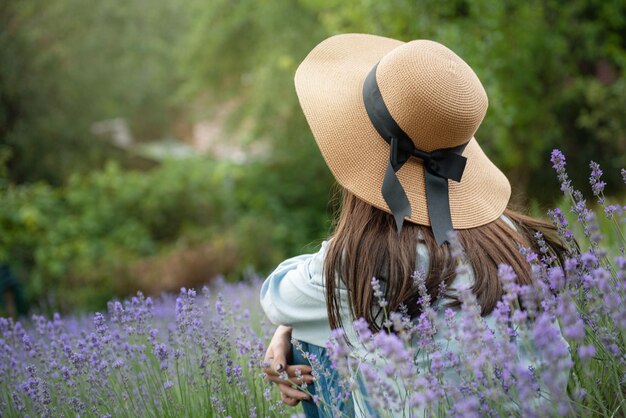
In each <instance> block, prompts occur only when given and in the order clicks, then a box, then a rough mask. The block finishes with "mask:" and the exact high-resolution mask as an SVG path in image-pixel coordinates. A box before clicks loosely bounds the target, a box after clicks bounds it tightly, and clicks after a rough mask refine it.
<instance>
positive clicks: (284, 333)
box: [263, 325, 314, 406]
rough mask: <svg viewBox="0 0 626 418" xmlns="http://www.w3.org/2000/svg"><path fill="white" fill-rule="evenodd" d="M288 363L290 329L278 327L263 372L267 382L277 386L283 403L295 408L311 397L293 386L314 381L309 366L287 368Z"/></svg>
mask: <svg viewBox="0 0 626 418" xmlns="http://www.w3.org/2000/svg"><path fill="white" fill-rule="evenodd" d="M288 361H289V362H291V327H286V326H284V325H280V326H279V327H278V328H276V332H275V333H274V336H273V337H272V341H270V345H269V346H268V347H267V352H266V353H265V364H267V365H269V366H268V367H266V368H264V369H263V371H264V372H265V374H266V375H267V379H268V380H269V381H271V382H274V383H276V384H278V389H279V390H280V397H281V399H282V401H283V403H285V404H287V405H290V406H296V405H298V403H299V402H300V401H301V400H310V399H311V396H310V395H308V394H306V393H304V392H302V391H301V390H299V389H298V388H295V387H294V386H295V385H301V384H302V383H313V381H314V379H313V376H311V367H310V366H305V365H297V366H294V365H290V366H288V365H287V362H288ZM285 378H287V379H285Z"/></svg>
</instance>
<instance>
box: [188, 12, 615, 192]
mask: <svg viewBox="0 0 626 418" xmlns="http://www.w3.org/2000/svg"><path fill="white" fill-rule="evenodd" d="M233 4H235V5H236V6H234V5H233ZM221 16H228V19H220V17H221ZM625 16H626V4H625V3H624V2H620V1H609V2H606V1H599V0H576V1H571V2H562V1H556V0H552V1H547V2H546V1H540V0H531V1H526V2H493V1H490V0H456V1H446V2H441V1H437V0H421V1H419V2H415V1H412V0H394V1H388V2H372V1H369V0H350V1H336V0H323V1H319V0H318V1H315V0H301V1H296V2H290V3H289V4H288V5H287V4H285V3H284V2H281V1H278V0H273V1H266V2H260V3H259V2H254V1H251V0H249V1H245V0H244V1H239V2H235V3H233V2H215V3H214V4H213V7H212V8H211V13H207V14H206V15H204V16H203V17H202V18H200V19H198V20H197V21H196V22H195V23H196V25H197V28H199V29H198V30H195V31H193V32H191V34H190V39H191V41H190V42H189V43H188V45H189V49H188V51H187V62H188V69H189V71H188V74H189V79H188V84H189V85H192V86H193V87H194V88H202V87H204V88H206V89H209V90H210V91H212V92H215V93H218V92H219V93H220V97H223V95H226V96H228V94H229V93H230V94H234V95H236V96H238V97H239V98H240V99H241V103H242V110H243V111H242V112H241V113H237V117H238V120H240V121H241V120H243V119H246V118H247V119H252V120H253V121H254V122H255V127H256V129H257V136H264V137H269V138H271V139H272V141H274V143H275V144H278V145H279V146H278V147H277V152H281V149H285V150H287V151H288V152H291V151H292V150H293V149H295V148H299V147H301V146H302V144H303V143H311V142H312V140H311V138H310V134H308V133H306V132H307V127H306V124H305V122H304V120H303V119H302V118H301V117H300V115H299V113H300V111H299V108H298V105H297V101H296V99H295V94H294V91H293V84H292V77H293V73H294V70H295V67H296V66H297V63H298V62H300V61H301V59H302V58H304V56H305V54H306V53H308V51H309V50H310V49H311V48H312V47H313V46H314V45H315V44H316V43H318V42H319V41H320V40H322V39H323V38H325V37H327V36H330V35H332V34H335V33H342V32H364V33H373V34H378V35H382V36H389V37H393V38H397V39H401V40H405V41H409V40H412V39H424V38H429V39H434V40H437V41H439V42H441V43H443V44H445V45H447V46H449V47H450V48H451V49H452V50H454V51H456V52H457V53H458V54H459V55H460V56H462V57H463V58H464V59H465V60H466V61H467V62H468V63H469V64H470V65H471V66H472V67H473V68H474V69H475V70H476V72H477V73H478V76H479V78H480V79H481V80H482V81H483V83H484V85H485V87H486V90H487V93H488V95H489V98H490V107H489V111H488V113H487V116H486V119H485V122H484V123H483V126H482V127H481V128H480V130H479V132H478V134H477V137H478V139H479V141H480V142H481V144H482V145H483V147H484V148H485V150H486V152H487V153H488V154H489V156H490V157H492V158H493V159H494V161H495V162H496V164H497V165H498V166H500V167H502V168H503V169H504V170H505V171H506V172H507V173H508V174H509V177H510V178H511V180H512V181H513V183H514V186H515V188H516V189H517V190H519V191H520V192H522V193H524V192H526V191H528V192H530V193H531V195H532V196H533V197H536V198H539V199H541V200H542V201H550V200H552V199H553V196H552V194H551V193H550V192H549V191H547V190H546V188H545V187H543V186H544V185H545V184H546V182H547V181H550V180H549V179H551V172H550V171H549V170H547V167H548V164H547V161H548V154H549V151H550V150H552V149H553V148H560V149H562V150H563V151H564V152H565V153H566V154H568V155H570V156H571V157H570V159H571V161H572V163H573V164H576V165H578V164H580V165H582V164H586V163H587V161H588V160H589V159H594V160H595V161H599V162H600V163H601V165H602V166H603V167H605V169H606V172H607V174H608V175H609V184H617V183H618V176H619V170H618V169H619V168H620V167H621V166H623V165H624V158H623V156H624V154H625V152H626V123H625V122H624V118H623V115H622V113H623V111H622V109H624V107H625V106H626V94H624V81H623V80H624V75H625V73H626V35H625V34H626V17H625ZM243 28H245V31H243ZM240 31H243V32H244V35H245V36H240ZM214 34H219V35H218V36H219V38H218V39H219V40H218V41H217V42H209V40H210V39H211V40H213V39H214V38H211V36H214ZM207 44H208V45H209V46H208V47H207ZM216 63H218V64H217V65H215V64H216ZM192 64H193V65H192ZM222 66H223V67H222ZM206 68H210V69H211V71H210V72H207V71H206V70H203V69H206ZM225 85H228V86H230V89H224V86H225ZM191 90H193V89H191ZM285 145H286V146H285ZM305 149H307V151H308V150H310V151H311V152H313V153H315V151H313V150H312V149H309V148H306V146H305ZM305 155H306V156H305ZM308 155H311V154H308V153H304V152H303V156H305V157H303V160H302V163H303V164H305V166H306V167H308V166H309V165H313V164H316V163H317V161H319V157H318V156H317V155H316V154H313V155H315V157H314V158H310V157H308ZM575 180H576V179H575ZM578 180H580V179H578ZM552 182H553V183H554V181H553V180H552ZM554 184H555V183H554ZM547 189H548V190H550V189H551V188H547Z"/></svg>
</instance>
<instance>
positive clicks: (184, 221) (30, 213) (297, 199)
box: [0, 158, 328, 311]
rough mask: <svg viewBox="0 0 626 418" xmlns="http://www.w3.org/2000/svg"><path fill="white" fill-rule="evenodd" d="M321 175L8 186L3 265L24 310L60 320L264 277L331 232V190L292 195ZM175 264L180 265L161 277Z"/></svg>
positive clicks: (133, 177) (211, 164)
mask: <svg viewBox="0 0 626 418" xmlns="http://www.w3.org/2000/svg"><path fill="white" fill-rule="evenodd" d="M286 171H287V172H286ZM319 175H321V176H323V174H322V173H302V172H298V171H297V170H296V169H295V167H291V166H289V165H281V164H276V163H274V164H273V166H272V167H268V166H267V164H266V163H263V162H253V163H250V164H246V165H237V164H234V163H228V162H218V161H214V160H210V159H207V158H197V159H189V160H184V161H167V162H165V163H164V164H163V165H162V166H160V167H159V168H157V169H154V170H151V171H147V172H134V171H124V170H121V169H120V168H119V166H118V165H117V164H116V163H113V162H112V163H109V164H108V165H107V166H106V168H105V169H104V170H102V171H95V172H93V173H90V174H88V175H82V174H75V175H73V176H72V177H71V178H70V179H69V181H68V183H67V184H66V185H65V186H63V187H60V188H52V187H51V186H48V185H45V184H32V185H25V186H17V187H16V186H10V187H8V189H6V190H5V192H4V194H3V198H2V201H1V204H0V230H1V231H2V234H0V265H1V264H5V263H7V264H9V265H10V266H11V267H12V268H13V269H14V271H15V272H16V274H17V275H18V277H20V278H21V279H22V280H21V281H22V283H24V284H25V286H26V288H27V295H28V297H29V299H30V301H31V302H35V303H36V304H37V305H38V306H40V307H42V308H43V309H50V310H52V309H60V310H65V311H67V310H68V309H70V308H81V307H82V308H88V309H96V308H102V306H104V305H103V304H105V303H106V301H107V300H109V299H110V298H111V297H112V296H115V295H117V296H123V295H125V294H128V292H129V291H133V290H136V289H137V288H141V289H147V290H148V291H152V292H157V291H163V290H175V289H177V288H180V286H183V285H186V286H189V285H194V284H198V283H200V282H206V281H208V280H210V279H211V278H212V277H213V276H215V275H218V274H220V273H223V274H225V275H227V276H228V277H230V278H241V277H242V276H243V275H244V274H245V273H246V271H249V270H252V269H255V270H257V271H261V272H267V271H268V270H269V269H270V268H271V267H273V266H274V265H276V264H277V263H278V262H280V261H281V260H282V259H283V258H285V257H286V256H287V255H288V254H290V253H291V252H292V251H293V249H294V248H297V250H298V251H305V250H306V248H305V247H304V246H303V245H302V243H306V242H307V241H306V240H307V239H309V238H308V237H311V236H321V235H322V234H323V232H325V230H326V229H327V222H328V221H327V218H328V217H327V216H326V211H325V205H326V200H327V199H326V196H323V197H322V198H321V199H320V194H325V193H327V191H325V190H324V191H316V190H315V187H314V186H312V187H308V188H307V189H308V192H307V193H302V192H300V191H299V190H301V189H299V188H300V187H304V185H306V184H311V185H313V184H314V183H315V181H314V180H315V179H316V177H318V176H319ZM294 187H295V188H294ZM207 243H210V245H209V247H207V245H208V244H207ZM177 254H178V255H177ZM151 260H152V261H151ZM164 260H165V262H164ZM175 263H179V264H180V263H182V264H187V265H188V266H187V267H184V266H183V267H182V268H183V269H184V271H182V272H181V271H180V267H178V270H179V272H178V275H179V276H181V277H178V278H177V277H174V278H172V277H166V276H168V274H169V275H171V274H172V268H176V267H175V266H173V264H175ZM181 281H182V282H181Z"/></svg>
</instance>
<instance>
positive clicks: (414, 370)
mask: <svg viewBox="0 0 626 418" xmlns="http://www.w3.org/2000/svg"><path fill="white" fill-rule="evenodd" d="M552 163H553V165H554V167H555V169H556V170H557V174H558V176H559V180H560V182H561V190H562V191H563V192H564V194H565V196H566V197H567V198H568V199H569V200H570V201H571V211H572V212H571V213H564V212H563V211H562V210H561V209H554V210H551V211H550V212H549V214H548V215H549V217H550V219H551V220H552V221H553V222H554V224H555V225H556V226H557V228H558V231H559V234H560V235H561V237H562V239H563V240H564V242H565V243H566V245H567V246H568V254H567V258H566V260H565V262H564V263H563V265H562V266H561V265H559V264H558V263H557V260H556V257H555V256H554V254H551V253H550V252H549V251H548V250H547V248H546V247H545V246H543V245H542V242H543V237H542V236H541V235H537V236H536V239H537V242H538V248H539V251H538V252H533V251H531V250H530V249H521V250H522V251H524V253H525V255H526V258H527V260H528V262H529V263H530V264H531V266H532V269H533V272H534V275H535V277H536V279H537V283H538V284H537V286H534V287H530V286H519V285H517V284H516V283H515V276H514V274H513V273H512V269H510V268H509V267H508V266H501V268H500V271H499V276H500V279H501V282H502V286H503V289H504V291H505V296H504V298H503V300H502V301H501V302H499V304H498V306H497V308H496V310H495V312H494V314H493V315H492V316H491V317H490V318H489V319H486V318H482V317H481V316H480V314H479V310H478V305H477V304H476V300H475V299H474V297H473V295H472V293H471V292H470V291H469V290H468V289H465V290H461V293H460V294H461V300H462V306H461V307H460V308H459V309H456V310H453V309H445V310H443V311H442V310H441V309H437V306H436V305H435V304H431V301H430V297H429V295H428V294H427V293H426V291H425V286H424V283H423V275H422V274H420V273H419V272H416V274H415V277H414V279H415V282H416V285H417V286H419V287H420V289H421V297H420V299H419V301H417V303H419V304H420V305H421V308H422V309H421V310H422V314H421V315H420V316H419V318H416V319H415V320H414V321H411V320H410V319H409V318H407V317H405V316H404V315H403V313H402V312H388V313H386V315H387V318H386V322H385V324H384V325H385V331H381V332H380V333H378V334H372V333H371V332H370V331H369V329H368V327H367V326H366V324H365V323H364V322H363V321H361V320H359V321H356V322H355V323H354V329H355V330H356V331H357V336H358V339H359V341H360V342H361V343H362V347H361V348H359V349H357V348H354V347H349V346H347V345H346V344H345V343H344V341H343V339H342V336H343V331H342V330H336V331H334V332H333V336H334V338H333V340H331V342H329V344H328V346H327V348H328V352H329V355H330V357H331V359H332V360H333V364H334V367H335V369H336V370H337V371H338V373H339V375H340V376H341V380H342V382H341V385H340V387H341V388H342V391H341V393H338V394H336V396H335V397H334V398H333V399H323V398H322V399H320V398H316V401H317V402H319V404H320V405H322V406H323V407H325V408H326V409H327V410H328V411H329V412H330V413H331V414H332V415H334V416H341V413H339V412H338V411H337V409H336V408H335V407H334V405H336V404H337V401H338V399H340V398H342V397H345V395H346V394H349V393H354V391H355V390H356V389H357V388H360V390H365V391H367V393H368V395H369V396H368V408H370V409H369V411H368V412H367V414H366V415H372V416H376V415H377V416H381V417H386V416H406V417H413V416H459V417H480V416H524V417H533V416H536V417H543V416H593V417H596V416H602V417H615V416H624V415H625V414H626V409H625V408H626V400H625V398H624V393H625V391H626V339H625V337H626V254H625V252H624V245H625V241H624V236H623V233H622V229H623V226H624V220H625V216H624V207H622V206H621V205H617V204H610V202H607V200H606V198H605V197H604V195H603V189H604V183H603V181H602V179H601V176H602V171H601V169H600V167H599V166H597V165H595V164H593V163H592V164H591V166H590V168H591V176H590V183H591V190H592V193H593V195H594V197H595V198H596V199H597V202H594V203H595V204H596V205H595V207H596V208H597V210H596V211H593V210H591V209H589V207H588V205H587V203H586V201H585V200H584V199H583V196H582V194H581V193H580V192H579V191H576V190H574V189H573V188H572V186H571V182H570V180H569V178H568V176H567V173H566V171H565V159H564V157H563V155H562V154H561V153H560V152H558V151H555V152H553V155H552ZM622 175H623V176H624V181H625V182H626V171H622ZM566 214H567V216H566ZM568 218H569V219H570V220H569V221H568ZM572 219H574V221H573V222H572V221H571V220H572ZM600 225H603V227H602V229H601V228H600ZM575 236H576V237H578V243H577V242H576V241H575V240H574V237H575ZM452 249H453V255H454V256H455V257H458V258H459V259H462V257H463V255H462V251H461V250H460V248H459V247H458V245H455V244H454V243H453V245H452ZM464 268H466V267H465V266H464V265H463V264H462V263H459V271H458V273H460V274H462V273H463V271H462V270H463V269H464ZM259 286H260V281H258V280H257V281H254V282H250V283H240V284H227V283H224V282H220V281H216V282H215V283H214V284H213V285H212V286H211V287H210V288H208V287H205V288H203V289H202V290H201V291H199V292H196V291H194V290H186V289H181V291H180V293H179V294H178V295H170V294H166V295H163V296H160V297H158V298H155V299H152V298H149V297H144V296H143V295H141V294H137V296H135V297H132V298H131V299H128V300H125V301H112V302H110V303H109V306H108V311H107V312H105V313H95V314H93V315H90V316H85V317H79V318H77V317H67V318H62V317H59V316H58V315H55V316H54V317H53V318H45V317H41V316H34V317H32V319H31V320H29V321H25V322H24V323H22V322H14V321H13V320H11V319H4V318H1V319H0V375H1V376H2V380H1V381H0V416H10V417H13V416H31V417H34V416H100V417H105V416H106V417H118V416H123V417H144V416H155V417H161V416H167V417H170V416H176V417H177V416H209V417H227V416H230V417H248V416H250V417H255V416H258V417H289V416H291V415H292V414H296V413H298V412H300V411H301V410H300V409H299V408H298V409H293V408H289V407H285V406H283V405H282V404H281V403H280V401H279V396H278V391H277V389H276V388H275V387H272V386H270V385H269V383H268V382H267V381H266V380H265V378H264V375H263V373H262V370H261V367H262V362H263V357H264V354H265V347H266V345H267V342H268V341H269V339H270V337H271V334H272V332H273V326H272V325H271V324H268V323H267V321H266V320H265V319H264V315H263V313H262V311H261V308H260V305H259V301H258V296H259ZM372 286H374V288H375V289H376V288H377V286H378V282H377V281H376V280H375V279H374V280H372ZM377 294H378V297H379V300H378V303H379V304H380V306H381V307H385V305H386V303H385V301H384V299H383V298H382V293H380V292H377ZM520 302H521V304H520ZM521 306H524V309H523V310H522V309H521ZM559 330H560V333H559ZM391 331H394V332H391ZM438 333H442V334H443V336H444V341H445V343H440V342H439V343H436V342H435V341H436V340H435V338H434V336H435V335H437V334H438ZM560 334H562V337H563V338H562V337H561V335H560ZM375 361H376V362H379V361H383V362H384V364H383V366H382V367H379V366H380V364H379V366H377V367H373V362H375ZM312 363H313V366H314V368H315V369H316V370H315V373H317V374H318V375H319V374H322V373H326V371H325V370H322V369H320V368H319V367H316V365H317V364H318V363H317V362H316V360H315V359H312Z"/></svg>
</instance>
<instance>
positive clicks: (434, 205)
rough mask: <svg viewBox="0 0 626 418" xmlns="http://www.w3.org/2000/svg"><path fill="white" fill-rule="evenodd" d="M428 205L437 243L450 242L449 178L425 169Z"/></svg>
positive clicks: (440, 244)
mask: <svg viewBox="0 0 626 418" xmlns="http://www.w3.org/2000/svg"><path fill="white" fill-rule="evenodd" d="M424 177H425V179H426V205H427V207H428V217H429V218H430V227H431V228H432V230H433V235H434V236H435V241H436V242H437V245H439V246H442V245H443V244H444V243H445V242H448V231H452V229H453V228H452V217H451V216H450V201H449V199H448V179H445V178H443V177H439V176H437V175H435V174H432V173H430V172H429V171H427V170H425V172H424Z"/></svg>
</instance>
